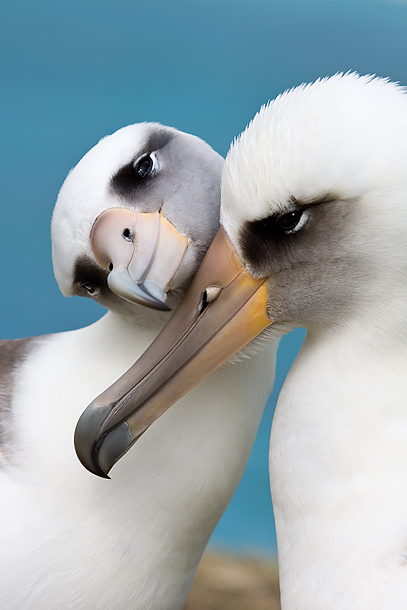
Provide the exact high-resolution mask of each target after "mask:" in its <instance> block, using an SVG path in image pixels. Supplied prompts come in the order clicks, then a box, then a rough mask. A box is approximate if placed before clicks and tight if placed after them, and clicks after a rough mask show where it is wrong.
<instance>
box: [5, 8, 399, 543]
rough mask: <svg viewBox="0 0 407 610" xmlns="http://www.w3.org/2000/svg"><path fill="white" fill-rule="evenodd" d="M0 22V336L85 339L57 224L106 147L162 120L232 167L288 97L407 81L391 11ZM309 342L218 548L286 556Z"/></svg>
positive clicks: (86, 313)
mask: <svg viewBox="0 0 407 610" xmlns="http://www.w3.org/2000/svg"><path fill="white" fill-rule="evenodd" d="M1 14H2V19H1V23H0V56H1V58H2V61H1V63H0V83H1V113H0V137H1V142H2V147H1V151H0V155H1V159H0V175H1V204H0V206H1V207H0V209H1V223H0V247H1V257H2V258H1V260H2V263H3V264H2V292H1V295H2V299H1V314H2V315H1V318H0V337H2V338H11V337H19V336H26V335H35V334H41V333H47V332H55V331H61V330H66V329H70V328H77V327H80V326H84V325H86V324H89V323H90V322H92V321H94V320H95V319H96V318H97V317H99V316H100V315H101V310H99V309H98V307H97V306H96V305H94V304H93V303H91V302H89V301H87V300H80V299H78V298H76V299H70V300H66V299H64V298H63V297H62V296H61V295H60V294H59V292H58V288H57V286H56V283H55V281H54V279H53V275H52V265H51V251H50V236H49V225H50V218H51V213H52V208H53V204H54V201H55V198H56V195H57V192H58V189H59V187H60V185H61V183H62V181H63V179H64V177H65V175H66V174H67V172H68V170H69V169H70V168H71V167H72V166H73V165H74V164H75V163H76V162H77V161H78V160H79V158H80V157H81V156H82V155H83V154H84V153H85V152H86V151H87V150H88V149H89V148H90V147H91V146H93V145H94V144H95V143H96V142H97V141H98V140H99V138H100V137H102V136H104V135H106V134H108V133H111V132H113V131H115V130H116V129H118V128H119V127H122V126H123V125H126V124H129V123H134V122H137V121H142V120H153V121H159V122H162V123H164V124H168V125H172V126H174V127H177V128H178V129H182V130H184V131H189V132H191V133H194V134H196V135H199V136H200V137H202V138H204V139H206V140H207V141H208V142H209V143H210V144H211V145H212V146H213V147H214V148H215V149H216V150H218V151H219V152H220V153H221V154H223V155H225V154H226V152H227V150H228V147H229V143H230V142H231V140H232V139H233V137H234V136H236V135H237V134H238V133H239V132H240V131H241V130H242V129H243V128H244V127H245V125H246V124H247V122H248V121H249V120H250V118H251V117H252V116H253V115H254V114H255V112H256V111H257V110H258V109H259V107H260V106H261V104H263V103H264V102H266V101H267V100H268V99H270V98H272V97H274V96H275V95H277V94H278V93H279V92H281V91H283V90H284V89H286V88H288V87H291V86H294V85H297V84H299V83H301V82H303V81H309V80H312V79H315V78H317V77H319V76H324V75H327V74H333V73H335V72H337V71H347V70H357V71H359V72H361V73H375V74H379V75H382V76H389V77H390V78H392V79H394V80H398V81H401V82H402V83H407V63H406V61H405V58H406V55H407V54H406V40H407V4H406V3H405V2H391V1H386V0H383V1H379V0H377V1H375V0H342V1H341V2H340V3H339V2H337V3H333V2H327V1H326V0H277V1H273V0H205V2H193V3H192V2H190V1H188V0H173V1H171V2H168V1H167V0H155V2H154V3H146V2H139V1H137V0H133V1H130V0H116V1H115V2H114V3H113V2H111V1H110V0H97V1H96V0H88V1H86V2H83V0H70V2H69V3H67V2H64V3H62V2H54V1H51V0H42V1H41V2H36V3H32V2H29V1H28V0H3V2H2V6H1ZM303 337H304V331H302V330H299V331H296V332H295V333H293V334H292V335H291V336H288V337H287V338H285V339H284V340H283V342H282V345H281V348H280V353H279V364H278V371H277V373H278V374H277V380H276V386H275V389H274V391H273V393H272V396H271V397H270V400H269V402H268V405H267V408H266V411H265V416H264V419H263V422H262V427H261V429H260V432H259V436H258V440H257V441H256V446H255V449H254V451H253V455H252V457H251V460H250V462H249V465H248V468H247V471H246V474H245V476H244V478H243V480H242V483H241V485H240V487H239V489H238V491H237V493H236V495H235V498H234V500H233V501H232V504H231V505H230V507H229V509H228V511H227V512H226V514H225V516H224V518H223V519H222V521H221V523H220V524H219V526H218V528H217V530H216V532H215V534H214V537H213V544H215V545H217V546H221V547H226V548H234V549H240V550H241V549H243V550H246V551H249V550H255V551H263V552H269V553H273V552H275V534H274V532H273V528H272V518H271V502H270V497H269V488H268V473H267V461H268V459H267V458H268V438H269V432H270V426H271V419H272V414H273V410H274V405H275V402H276V398H277V395H278V391H279V389H280V387H281V384H282V382H283V379H284V377H285V375H286V372H287V370H288V368H289V366H290V364H291V362H292V360H293V358H294V357H295V354H296V353H297V351H298V349H299V347H300V344H301V341H302V339H303Z"/></svg>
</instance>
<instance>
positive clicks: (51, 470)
mask: <svg viewBox="0 0 407 610" xmlns="http://www.w3.org/2000/svg"><path fill="white" fill-rule="evenodd" d="M223 163H224V160H223V159H222V157H220V156H219V155H218V154H217V153H216V152H215V151H213V150H212V149H211V148H210V147H209V146H208V145H207V144H206V143H205V142H203V141H202V140H200V139H199V138H196V137H194V136H192V135H189V134H185V133H181V132H179V131H177V130H175V129H172V128H168V127H164V126H162V125H158V124H154V123H150V124H149V123H142V124H137V125H131V126H128V127H125V128H123V129H121V130H119V131H118V132H116V133H115V134H113V135H111V136H109V137H107V138H104V139H103V140H101V141H100V142H99V144H97V145H96V146H95V147H94V148H93V149H92V150H90V151H89V152H88V153H87V154H86V155H85V157H84V158H83V159H82V160H81V161H80V162H79V163H78V165H77V166H76V167H75V168H74V169H73V170H72V171H71V172H70V173H69V175H68V177H67V179H66V181H65V183H64V184H63V186H62V188H61V191H60V193H59V196H58V199H57V203H56V206H55V210H54V214H53V219H52V249H53V263H54V271H55V276H56V279H57V281H58V283H59V286H60V288H61V290H62V292H63V293H64V294H65V295H66V296H70V295H74V294H76V295H82V296H86V297H89V298H93V299H94V300H95V301H97V302H99V303H100V304H101V305H103V306H104V307H106V308H107V309H108V312H107V313H106V315H104V316H103V317H102V318H101V319H100V320H99V321H97V322H96V323H95V324H92V325H91V326H89V327H86V328H81V329H79V330H74V331H70V332H64V333H59V334H54V335H49V336H44V337H36V338H29V339H25V340H17V341H3V342H1V343H0V383H1V392H0V396H1V404H0V426H1V437H0V459H1V462H0V485H1V502H0V515H1V520H0V523H1V533H0V608H1V609H2V610H24V609H27V610H28V609H29V610H51V609H55V608H58V609H64V610H73V609H74V608H75V610H114V609H116V610H123V609H124V608H134V609H136V608H137V610H152V609H154V610H155V609H157V610H158V609H160V610H180V609H181V608H182V606H183V604H184V601H185V598H186V595H187V593H188V590H189V587H190V585H191V582H192V579H193V576H194V573H195V570H196V567H197V565H198V562H199V559H200V557H201V555H202V552H203V550H204V548H205V546H206V544H207V541H208V539H209V537H210V535H211V533H212V531H213V529H214V527H215V525H216V523H217V522H218V520H219V518H220V517H221V515H222V513H223V511H224V509H225V508H226V506H227V504H228V502H229V500H230V498H231V496H232V494H233V492H234V490H235V488H236V486H237V484H238V482H239V480H240V477H241V475H242V473H243V470H244V467H245V464H246V461H247V459H248V456H249V453H250V450H251V447H252V444H253V441H254V438H255V434H256V431H257V428H258V424H259V422H260V418H261V415H262V411H263V407H264V404H265V402H266V399H267V396H268V394H269V390H270V388H271V385H272V378H273V375H270V373H268V374H267V375H265V372H266V371H269V370H272V369H273V367H274V364H273V363H274V360H275V348H274V347H273V348H272V349H271V350H270V352H269V362H268V364H267V365H266V366H263V364H262V363H260V362H259V363H256V358H255V357H254V358H253V359H252V360H247V359H246V360H242V361H241V362H237V363H236V364H235V366H228V367H226V368H224V369H223V370H220V371H218V372H217V373H215V374H214V375H213V376H212V377H211V378H210V379H208V380H207V382H204V383H203V384H202V385H201V386H200V388H197V390H196V392H193V393H192V394H190V395H189V396H187V397H185V398H184V399H182V400H181V401H180V402H179V403H178V404H177V405H176V406H175V407H174V410H172V411H171V412H168V414H167V417H165V418H161V420H160V421H159V422H157V423H156V425H155V426H152V427H151V430H149V431H147V432H146V433H145V434H144V435H143V438H142V439H140V441H139V442H138V444H137V446H136V447H135V448H134V451H133V452H131V453H129V455H128V458H127V459H124V460H122V461H121V463H120V464H119V465H118V466H117V469H116V476H115V477H114V480H112V481H106V480H102V479H100V478H98V477H95V476H93V475H90V474H89V472H87V471H86V470H85V469H84V468H83V467H82V466H81V464H80V463H79V461H78V460H77V458H76V455H75V451H74V446H73V434H74V429H75V425H76V422H77V419H78V418H79V416H80V414H81V412H82V411H83V409H84V408H85V406H86V405H87V404H88V403H89V402H90V400H91V399H92V397H93V396H94V395H95V394H97V393H99V392H101V391H102V390H103V389H104V388H105V387H106V386H108V385H109V384H111V383H113V381H114V380H115V379H116V378H118V377H119V376H120V375H121V374H122V373H124V372H125V371H126V369H127V368H128V367H129V366H130V365H131V364H132V362H133V361H134V360H135V359H136V358H137V357H138V356H139V355H140V354H141V353H142V352H143V351H144V350H145V349H146V348H147V346H148V345H149V343H150V342H151V341H152V340H153V339H154V337H155V336H156V335H157V334H158V332H159V330H160V329H161V328H162V326H163V325H164V324H165V322H166V320H167V318H168V313H166V311H167V310H169V309H171V308H174V307H176V305H177V303H178V301H179V299H180V297H181V296H182V294H183V293H184V291H185V288H186V287H187V285H188V284H189V282H190V280H191V278H192V276H193V274H194V272H195V271H196V269H197V267H198V265H199V263H200V261H201V259H202V257H203V255H204V252H205V251H206V249H207V247H208V246H209V244H210V242H211V240H212V238H213V236H214V235H215V233H216V231H217V229H218V227H219V205H220V174H221V170H222V167H223ZM266 359H267V358H266ZM262 360H263V358H262ZM231 387H232V388H234V390H233V391H232V392H231V391H230V388H231ZM250 388H252V390H250ZM232 415H233V417H232ZM235 446H239V454H238V455H236V454H235V451H234V450H233V448H234V447H235ZM185 449H186V450H187V453H188V459H185Z"/></svg>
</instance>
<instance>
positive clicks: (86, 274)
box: [73, 256, 108, 296]
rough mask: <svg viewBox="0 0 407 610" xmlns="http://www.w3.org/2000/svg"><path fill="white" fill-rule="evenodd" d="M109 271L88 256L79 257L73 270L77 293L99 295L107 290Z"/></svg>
mask: <svg viewBox="0 0 407 610" xmlns="http://www.w3.org/2000/svg"><path fill="white" fill-rule="evenodd" d="M107 275H108V274H107V272H106V271H105V270H104V269H102V267H100V266H99V265H97V264H96V263H95V262H94V261H92V260H91V259H90V258H88V257H87V256H82V257H80V258H78V260H77V261H76V263H75V267H74V272H73V282H74V284H75V286H76V287H77V288H76V290H75V293H76V294H79V295H82V296H84V294H85V296H86V294H88V295H91V296H96V295H99V293H100V292H101V291H104V290H107V282H106V279H107Z"/></svg>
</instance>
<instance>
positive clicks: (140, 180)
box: [110, 129, 175, 199]
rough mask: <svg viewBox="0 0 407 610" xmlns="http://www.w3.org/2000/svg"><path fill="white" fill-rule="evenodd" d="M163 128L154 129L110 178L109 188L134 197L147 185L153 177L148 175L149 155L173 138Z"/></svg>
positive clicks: (119, 194)
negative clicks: (133, 154)
mask: <svg viewBox="0 0 407 610" xmlns="http://www.w3.org/2000/svg"><path fill="white" fill-rule="evenodd" d="M174 137H175V136H174V134H172V133H171V132H170V131H167V130H165V129H156V130H154V131H153V132H152V133H151V134H150V135H149V136H148V138H147V139H146V141H145V143H144V146H142V148H141V149H140V150H139V152H138V153H137V154H136V155H135V157H134V158H133V159H132V160H131V161H130V162H129V163H127V164H126V165H123V167H121V168H120V169H119V170H118V171H117V172H116V173H115V174H114V176H112V178H111V179H110V190H111V191H112V192H113V193H114V194H116V195H118V196H119V197H121V198H125V199H127V198H129V197H131V198H134V197H135V196H137V193H138V192H141V191H144V190H145V189H146V188H148V187H149V185H150V184H151V182H152V181H153V180H154V178H153V177H152V176H151V175H150V171H149V170H151V167H150V162H151V157H150V155H151V154H152V153H153V152H154V151H157V150H160V149H161V148H164V146H166V145H167V144H168V142H170V141H171V140H172V139H173V138H174Z"/></svg>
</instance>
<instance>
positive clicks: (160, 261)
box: [90, 208, 189, 311]
mask: <svg viewBox="0 0 407 610" xmlns="http://www.w3.org/2000/svg"><path fill="white" fill-rule="evenodd" d="M90 242H91V247H92V250H93V253H94V255H95V257H96V259H97V261H98V262H99V263H100V264H101V265H102V267H104V269H106V270H107V271H109V275H108V277H107V284H108V286H109V288H110V290H112V292H114V293H115V294H117V295H118V296H119V297H121V298H123V299H126V300H127V301H131V302H134V303H141V304H142V305H145V306H147V307H152V308H153V309H161V310H164V311H169V310H170V307H168V305H167V304H166V302H165V301H166V290H167V289H168V284H169V282H170V280H171V278H172V277H173V275H174V273H175V272H176V270H177V269H178V267H179V265H180V263H181V261H182V258H183V256H184V254H185V250H186V249H187V247H188V243H189V242H188V239H187V238H186V237H184V236H183V235H181V234H180V233H178V231H177V230H176V228H175V227H174V226H173V225H172V224H171V223H170V222H169V221H168V220H167V219H166V218H164V216H162V215H161V214H160V213H159V212H153V213H141V212H132V211H131V210H126V209H123V208H113V209H110V210H106V211H105V212H102V214H100V216H98V217H97V218H96V220H95V222H94V223H93V227H92V230H91V232H90Z"/></svg>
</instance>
